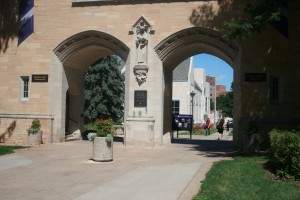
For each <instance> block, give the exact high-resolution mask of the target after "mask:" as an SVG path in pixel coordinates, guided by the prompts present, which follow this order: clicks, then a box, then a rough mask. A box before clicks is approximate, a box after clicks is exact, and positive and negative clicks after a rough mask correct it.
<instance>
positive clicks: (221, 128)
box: [217, 117, 224, 140]
mask: <svg viewBox="0 0 300 200" xmlns="http://www.w3.org/2000/svg"><path fill="white" fill-rule="evenodd" d="M217 129H218V132H219V136H218V140H220V139H221V140H222V139H223V131H224V118H223V117H222V118H221V119H220V121H219V122H218V125H217Z"/></svg>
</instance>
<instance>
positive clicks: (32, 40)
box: [0, 0, 300, 150]
mask: <svg viewBox="0 0 300 200" xmlns="http://www.w3.org/2000/svg"><path fill="white" fill-rule="evenodd" d="M259 1H260V0H257V1H253V2H259ZM248 2H249V1H240V0H229V1H183V0H182V1H181V0H174V1H172V0H168V1H164V0H159V1H148V0H141V1H134V2H133V1H127V0H126V1H118V0H114V1H112V0H105V1H104V0H93V1H88V0H76V1H75V0H43V1H35V6H34V34H31V35H30V36H29V37H28V38H26V39H25V40H24V41H23V42H22V43H21V44H20V45H18V27H19V20H18V17H17V16H18V8H19V5H18V1H1V8H0V9H1V12H0V15H1V19H3V20H1V22H0V23H1V27H6V28H5V29H4V30H3V31H1V32H0V39H1V45H0V52H1V54H0V70H1V73H0V80H1V83H0V93H1V94H2V95H1V96H0V112H1V113H0V119H1V124H0V134H1V141H4V142H8V141H19V142H23V141H26V140H27V131H26V129H27V128H28V126H29V125H30V124H31V121H32V120H33V119H35V118H39V119H41V123H42V130H43V142H44V143H52V142H64V141H65V127H66V125H67V126H68V129H69V131H71V132H74V133H75V132H77V133H81V132H82V130H83V119H82V117H81V116H82V115H81V114H82V111H83V109H84V106H83V77H84V74H85V70H86V69H87V67H88V66H90V65H91V64H92V63H94V62H95V61H97V60H99V59H100V58H103V57H105V56H107V55H112V54H116V55H119V56H120V57H121V59H122V60H124V61H126V72H125V74H126V80H125V115H124V118H125V132H126V133H125V134H126V138H125V140H126V141H125V143H126V145H150V146H159V145H161V144H163V143H168V142H170V132H171V128H172V82H173V79H172V72H173V70H174V68H175V67H176V66H177V65H178V64H179V63H181V62H182V61H184V60H185V59H187V58H189V57H191V56H193V55H196V54H199V53H208V54H212V55H214V56H217V57H219V58H221V59H222V60H224V61H225V62H227V63H228V64H229V65H230V66H231V67H232V68H233V71H234V81H233V91H234V94H233V95H234V98H233V99H234V112H233V118H234V120H235V122H236V123H234V136H233V138H234V143H235V146H236V147H237V148H238V149H241V150H244V149H247V148H248V147H247V145H248V143H249V141H250V136H249V135H248V134H247V130H248V126H249V124H255V125H256V126H257V127H258V128H259V133H260V134H267V132H268V131H269V130H270V129H271V128H273V127H277V128H289V129H290V128H294V129H297V128H298V129H299V128H300V127H299V126H300V125H299V124H300V113H299V112H298V110H299V109H300V102H299V101H298V96H299V95H298V93H297V92H295V91H299V90H300V86H299V84H296V83H295V81H297V80H299V78H300V72H299V70H300V69H299V65H300V60H299V59H298V57H299V56H298V55H299V53H300V48H299V46H300V40H299V38H298V37H299V35H300V29H299V16H300V11H299V9H298V8H299V7H300V2H298V1H290V2H288V6H287V10H288V12H286V15H285V18H286V21H288V23H286V24H285V25H286V28H285V30H288V37H286V34H282V32H281V31H279V30H278V29H277V28H276V27H274V26H273V25H271V24H266V25H265V27H264V28H263V30H262V31H261V32H260V33H254V34H253V35H252V36H251V37H249V38H247V39H245V40H235V41H226V40H224V39H223V37H222V36H223V35H224V33H226V28H225V27H224V22H225V21H231V20H232V19H238V18H240V17H242V16H243V10H244V9H243V8H244V7H245V6H246V4H247V3H248ZM145 91H146V93H145ZM67 93H68V96H67ZM135 94H139V97H141V98H142V99H139V102H135V98H134V97H135ZM141 94H147V95H141ZM136 100H137V99H136ZM145 100H146V101H145ZM140 101H142V102H140ZM145 102H147V104H146V103H145ZM135 103H137V104H138V103H142V105H143V107H136V106H135V105H137V104H135ZM67 112H68V116H69V119H70V120H69V123H66V115H67ZM71 119H72V120H71Z"/></svg>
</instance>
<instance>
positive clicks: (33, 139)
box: [28, 131, 42, 145]
mask: <svg viewBox="0 0 300 200" xmlns="http://www.w3.org/2000/svg"><path fill="white" fill-rule="evenodd" d="M41 143H42V131H39V132H37V133H36V134H28V144H29V145H40V144H41Z"/></svg>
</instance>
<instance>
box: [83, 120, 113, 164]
mask: <svg viewBox="0 0 300 200" xmlns="http://www.w3.org/2000/svg"><path fill="white" fill-rule="evenodd" d="M112 124H113V123H112V119H110V118H108V119H102V118H100V119H97V120H96V121H94V122H91V123H89V124H87V125H85V127H84V128H85V130H86V131H88V132H89V134H88V136H87V137H88V139H89V140H91V141H93V160H94V161H101V162H104V161H112V160H113V133H112Z"/></svg>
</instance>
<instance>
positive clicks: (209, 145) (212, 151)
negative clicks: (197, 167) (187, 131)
mask: <svg viewBox="0 0 300 200" xmlns="http://www.w3.org/2000/svg"><path fill="white" fill-rule="evenodd" d="M172 144H183V145H187V146H185V148H190V149H191V150H193V151H195V150H196V151H198V152H199V155H202V156H206V157H233V156H236V155H237V151H235V150H234V147H233V142H232V141H228V140H205V139H192V140H190V139H186V138H176V139H173V140H172Z"/></svg>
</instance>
